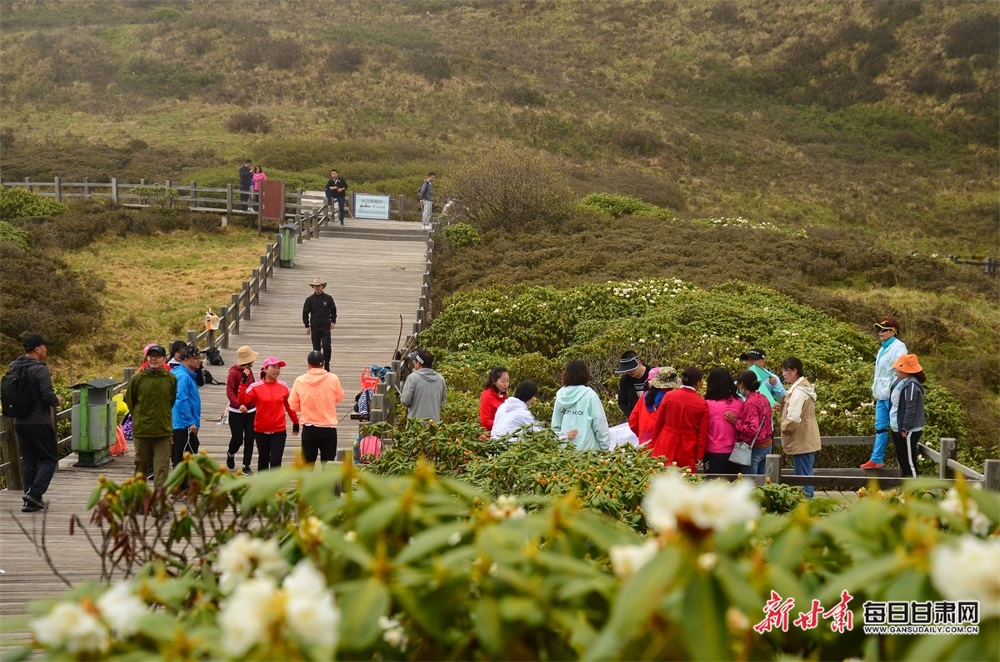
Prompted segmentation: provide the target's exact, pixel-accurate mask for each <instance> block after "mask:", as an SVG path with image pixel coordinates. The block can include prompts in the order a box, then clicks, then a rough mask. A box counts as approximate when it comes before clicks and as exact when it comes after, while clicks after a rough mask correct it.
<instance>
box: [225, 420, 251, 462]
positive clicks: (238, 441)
mask: <svg viewBox="0 0 1000 662" xmlns="http://www.w3.org/2000/svg"><path fill="white" fill-rule="evenodd" d="M256 416H257V412H255V411H248V412H247V413H245V414H242V413H239V412H234V411H231V412H229V454H230V455H236V451H238V450H239V449H240V446H242V447H243V466H244V467H249V466H250V463H251V462H252V461H253V440H254V435H253V419H254V418H255V417H256Z"/></svg>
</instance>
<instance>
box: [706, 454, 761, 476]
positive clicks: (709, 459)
mask: <svg viewBox="0 0 1000 662" xmlns="http://www.w3.org/2000/svg"><path fill="white" fill-rule="evenodd" d="M704 459H705V473H707V474H730V475H736V474H738V473H741V472H744V473H749V471H750V467H741V466H740V465H738V464H736V463H735V462H730V461H729V453H705V458H704Z"/></svg>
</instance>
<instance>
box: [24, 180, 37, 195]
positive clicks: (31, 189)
mask: <svg viewBox="0 0 1000 662" xmlns="http://www.w3.org/2000/svg"><path fill="white" fill-rule="evenodd" d="M24 187H25V188H27V189H28V193H34V192H35V188H34V187H33V186H32V185H31V177H25V178H24Z"/></svg>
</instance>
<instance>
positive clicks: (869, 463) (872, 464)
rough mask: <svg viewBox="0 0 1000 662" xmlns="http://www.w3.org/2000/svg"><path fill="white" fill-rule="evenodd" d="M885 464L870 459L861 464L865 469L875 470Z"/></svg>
mask: <svg viewBox="0 0 1000 662" xmlns="http://www.w3.org/2000/svg"><path fill="white" fill-rule="evenodd" d="M884 466H885V464H883V463H882V462H873V461H871V460H868V461H867V462H865V463H864V464H862V465H861V468H862V469H864V470H865V471H873V470H875V469H881V468H882V467H884Z"/></svg>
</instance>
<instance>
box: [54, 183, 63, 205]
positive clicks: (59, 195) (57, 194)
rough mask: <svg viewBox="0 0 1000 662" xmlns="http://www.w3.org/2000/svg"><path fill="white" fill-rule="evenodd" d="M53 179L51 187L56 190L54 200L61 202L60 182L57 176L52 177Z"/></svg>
mask: <svg viewBox="0 0 1000 662" xmlns="http://www.w3.org/2000/svg"><path fill="white" fill-rule="evenodd" d="M53 180H54V181H53V182H52V183H53V187H54V188H55V191H56V202H62V184H61V183H60V180H59V178H58V177H54V178H53Z"/></svg>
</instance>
